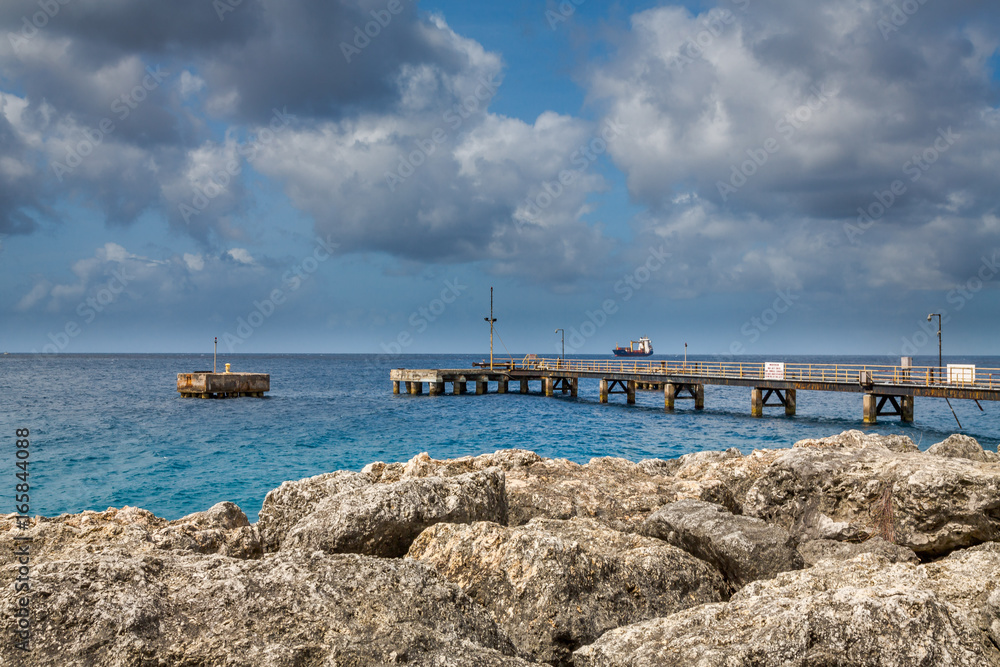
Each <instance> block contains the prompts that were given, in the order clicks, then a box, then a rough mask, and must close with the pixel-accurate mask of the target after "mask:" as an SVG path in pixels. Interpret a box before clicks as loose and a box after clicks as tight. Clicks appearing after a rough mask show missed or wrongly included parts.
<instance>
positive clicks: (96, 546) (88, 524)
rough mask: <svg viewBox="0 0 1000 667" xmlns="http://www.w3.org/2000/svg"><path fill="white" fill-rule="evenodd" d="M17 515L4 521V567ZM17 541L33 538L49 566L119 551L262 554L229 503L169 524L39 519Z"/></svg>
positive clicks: (144, 518) (134, 519)
mask: <svg viewBox="0 0 1000 667" xmlns="http://www.w3.org/2000/svg"><path fill="white" fill-rule="evenodd" d="M14 516H15V515H13V514H10V515H6V516H0V567H2V566H4V565H7V564H8V563H9V562H10V558H11V553H12V549H13V544H14V539H13V537H14V527H15V520H14ZM18 534H19V535H22V536H30V537H31V538H32V543H31V552H32V554H33V556H34V557H36V558H42V559H45V560H68V559H72V558H75V557H77V556H78V555H79V554H88V553H98V552H101V551H106V550H109V549H121V550H125V551H128V552H129V553H133V554H139V553H145V552H149V551H155V550H164V549H167V550H179V551H190V552H194V553H201V554H209V553H217V554H222V555H225V556H232V557H234V558H259V557H260V556H261V554H262V552H261V545H260V539H259V537H258V535H257V529H256V527H254V526H252V525H251V524H250V522H249V521H248V520H247V517H246V515H245V514H244V513H243V511H242V510H241V509H240V508H239V507H238V506H236V505H234V504H233V503H230V502H223V503H218V504H216V505H214V506H213V507H211V508H210V509H208V510H206V511H204V512H196V513H194V514H190V515H188V516H185V517H182V518H180V519H177V520H176V521H168V520H166V519H163V518H160V517H158V516H156V515H154V514H153V513H152V512H149V511H146V510H144V509H138V508H136V507H127V506H126V507H123V508H121V509H115V508H109V509H107V510H106V511H104V512H93V511H87V512H81V513H80V514H63V515H61V516H58V517H53V518H47V517H38V518H37V519H33V520H32V526H31V528H30V529H28V530H27V531H24V532H19V533H18Z"/></svg>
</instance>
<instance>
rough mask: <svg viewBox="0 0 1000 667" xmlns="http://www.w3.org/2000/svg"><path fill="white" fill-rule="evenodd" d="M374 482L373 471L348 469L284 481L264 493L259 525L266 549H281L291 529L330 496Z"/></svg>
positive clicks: (262, 541) (258, 520) (258, 519)
mask: <svg viewBox="0 0 1000 667" xmlns="http://www.w3.org/2000/svg"><path fill="white" fill-rule="evenodd" d="M373 483H374V479H373V478H372V476H371V475H370V474H368V473H366V472H362V473H355V472H349V471H347V470H338V471H337V472H331V473H325V474H323V475H316V476H315V477H307V478H306V479H299V480H295V481H289V482H283V483H282V485H281V486H279V487H278V488H276V489H272V490H271V491H269V492H268V494H267V496H265V497H264V504H263V506H262V507H261V509H260V513H259V514H258V518H257V528H258V530H259V532H260V539H261V543H262V545H263V547H264V550H265V551H269V552H270V551H277V550H278V548H280V547H281V542H282V541H283V540H284V539H285V535H286V534H287V533H288V531H289V530H291V529H292V527H293V526H295V524H296V523H298V522H299V521H300V520H301V519H302V517H304V516H306V515H307V514H309V513H311V512H312V511H313V509H314V508H315V507H316V505H318V504H319V503H321V502H322V501H324V500H326V499H327V498H329V497H330V496H335V495H337V494H338V493H340V492H342V491H355V490H359V489H363V488H365V487H367V486H369V485H371V484H373Z"/></svg>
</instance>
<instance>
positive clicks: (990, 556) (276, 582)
mask: <svg viewBox="0 0 1000 667" xmlns="http://www.w3.org/2000/svg"><path fill="white" fill-rule="evenodd" d="M24 537H30V538H31V541H30V545H31V559H32V568H31V580H30V581H31V588H30V591H29V592H28V593H29V594H30V601H29V602H30V605H29V606H28V608H29V609H30V614H31V616H30V619H31V627H32V635H31V636H32V640H31V645H30V648H29V650H28V651H21V650H19V649H16V648H14V646H13V644H12V643H11V642H10V641H7V638H6V637H5V638H4V639H5V641H3V642H2V643H0V663H2V664H27V665H91V664H100V665H112V666H116V667H117V666H122V667H124V666H126V665H129V666H131V665H281V666H284V665H288V666H292V665H334V664H336V665H379V664H411V665H455V666H458V665H469V664H484V665H530V664H554V665H587V666H591V665H593V666H598V665H694V664H697V665H707V666H716V665H718V666H720V667H721V666H723V665H743V664H753V665H775V666H777V665H802V666H805V665H816V664H824V665H834V664H844V665H847V664H858V665H862V664H867V665H936V664H952V665H977V666H978V665H996V666H1000V541H998V540H1000V454H998V453H997V452H991V451H984V450H983V449H982V448H981V447H980V446H979V444H978V443H977V442H976V441H975V440H973V439H972V438H968V437H966V436H952V437H950V438H948V439H947V440H945V441H944V442H941V443H938V444H936V445H934V446H932V447H931V448H930V449H929V450H928V451H926V452H920V451H918V449H917V447H916V446H915V445H914V444H913V442H912V441H911V440H910V439H909V438H906V437H903V436H878V435H866V434H863V433H861V432H859V431H848V432H845V433H842V434H840V435H836V436H832V437H829V438H824V439H817V440H803V441H800V442H798V443H795V445H794V446H793V447H791V448H788V449H776V450H757V451H754V452H753V453H752V454H749V455H742V454H741V453H740V452H739V450H737V449H735V448H733V449H728V450H726V451H709V452H698V453H694V454H688V455H685V456H683V457H681V458H679V459H673V460H646V461H640V462H638V463H634V462H630V461H627V460H624V459H617V458H597V459H593V460H591V461H590V462H589V463H588V464H586V465H579V464H576V463H572V462H570V461H567V460H565V459H546V458H542V457H540V456H538V455H536V454H534V453H532V452H529V451H524V450H501V451H498V452H495V453H493V454H484V455H481V456H477V457H464V458H459V459H451V460H440V461H439V460H434V459H431V458H430V457H429V456H427V455H426V454H423V455H419V456H417V457H415V458H413V459H411V460H410V461H408V462H406V463H372V464H369V465H368V466H366V467H365V468H364V469H363V470H362V471H361V472H346V471H340V472H333V473H327V474H323V475H318V476H316V477H311V478H308V479H303V480H298V481H291V482H285V483H284V484H282V485H281V486H280V487H278V488H277V489H274V490H273V491H271V492H270V493H269V494H268V495H267V498H266V499H265V500H264V504H263V507H262V509H261V512H260V520H259V521H258V522H257V523H256V524H251V523H250V522H249V521H248V520H247V517H246V515H245V514H244V513H243V512H242V510H240V508H238V507H237V506H235V505H233V504H232V503H219V504H218V505H215V506H214V507H212V508H211V509H209V510H207V511H204V512H198V513H195V514H191V515H189V516H186V517H184V518H181V519H178V520H176V521H167V520H165V519H161V518H158V517H156V516H154V515H153V514H151V513H149V512H147V511H145V510H141V509H136V508H130V507H126V508H122V509H109V510H107V511H105V512H84V513H81V514H73V515H63V516H60V517H56V518H39V519H36V520H34V521H32V522H31V525H30V526H29V527H27V528H26V529H23V530H21V529H18V527H17V526H16V523H15V519H14V515H6V516H0V572H3V573H4V577H5V580H4V582H3V583H4V587H3V591H4V592H3V604H2V605H0V609H3V610H4V612H3V615H4V616H5V617H8V618H9V617H10V612H11V611H12V610H14V609H16V608H18V606H19V603H18V598H19V597H22V596H24V595H25V593H24V592H16V591H15V590H14V587H13V586H12V585H11V580H12V578H13V575H12V574H11V573H13V572H15V571H16V570H17V567H18V565H17V562H16V556H15V551H16V549H17V548H18V546H17V545H19V544H22V543H23V540H21V541H16V539H15V538H24ZM3 625H9V624H7V623H4V624H3Z"/></svg>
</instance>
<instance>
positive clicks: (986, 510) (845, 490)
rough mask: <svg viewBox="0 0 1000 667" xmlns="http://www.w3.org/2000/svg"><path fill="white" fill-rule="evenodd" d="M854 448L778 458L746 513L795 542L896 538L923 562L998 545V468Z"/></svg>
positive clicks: (872, 445) (797, 450)
mask: <svg viewBox="0 0 1000 667" xmlns="http://www.w3.org/2000/svg"><path fill="white" fill-rule="evenodd" d="M842 435H844V436H850V435H851V434H850V433H848V434H842ZM854 440H855V441H854V442H852V438H845V437H840V436H838V437H837V438H827V439H824V440H823V441H808V442H809V444H806V445H802V443H797V444H796V446H795V447H793V448H791V449H788V450H783V451H779V452H777V453H776V455H775V456H774V458H773V459H772V460H771V463H770V464H769V465H767V466H765V467H764V470H762V471H761V473H760V474H759V475H757V476H756V480H755V481H754V482H753V484H752V485H751V486H750V488H749V489H748V490H747V492H746V495H745V496H744V497H743V499H742V500H743V503H742V504H743V511H744V513H745V514H747V515H750V516H755V517H758V518H760V519H763V520H765V521H767V522H768V523H773V524H776V525H779V526H781V527H783V528H785V529H786V530H788V531H789V532H790V533H792V534H793V535H795V536H796V537H798V538H799V539H800V540H801V541H805V540H810V539H835V540H840V541H850V542H858V541H862V540H864V539H865V538H867V537H869V536H871V535H876V534H878V535H892V534H894V535H895V539H894V540H893V541H894V542H895V543H897V544H900V545H902V546H906V547H909V548H910V549H913V550H914V551H915V552H916V553H917V554H918V555H919V556H921V557H924V558H927V557H937V556H941V555H945V554H947V553H949V552H950V551H953V550H955V549H960V548H964V547H968V546H973V545H975V544H979V543H981V542H985V541H990V540H996V539H1000V468H998V467H997V466H994V465H990V464H978V463H974V462H970V461H967V460H965V459H954V458H942V457H938V456H927V455H926V454H921V453H919V452H910V451H895V450H890V449H888V448H886V447H884V446H879V445H878V444H877V442H876V441H875V440H874V436H866V437H865V438H863V439H861V438H858V439H854ZM857 440H860V442H859V441H857ZM824 442H827V443H828V444H825V445H823V446H820V445H819V444H817V443H824ZM881 442H890V440H889V439H884V438H883V439H882V440H881ZM898 444H899V443H898V442H897V443H896V445H898ZM800 445H802V446H800ZM897 448H900V447H897Z"/></svg>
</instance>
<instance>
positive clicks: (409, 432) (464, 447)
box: [0, 354, 1000, 521]
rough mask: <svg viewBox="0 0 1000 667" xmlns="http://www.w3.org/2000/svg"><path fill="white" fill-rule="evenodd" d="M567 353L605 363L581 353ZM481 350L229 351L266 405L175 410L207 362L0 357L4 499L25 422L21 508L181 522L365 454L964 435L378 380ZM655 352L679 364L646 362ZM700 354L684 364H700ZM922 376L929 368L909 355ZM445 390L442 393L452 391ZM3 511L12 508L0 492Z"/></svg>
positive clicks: (683, 447) (993, 420)
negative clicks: (128, 509)
mask: <svg viewBox="0 0 1000 667" xmlns="http://www.w3.org/2000/svg"><path fill="white" fill-rule="evenodd" d="M575 358H601V359H605V358H610V355H608V356H602V357H586V356H581V357H575ZM482 359H483V357H482V355H405V356H402V357H388V356H385V355H351V354H316V355H283V354H274V355H264V354H262V355H231V354H226V355H225V356H224V357H222V356H220V358H219V369H220V370H221V369H222V368H223V364H224V363H225V362H229V363H231V364H232V370H234V371H248V372H262V373H270V374H271V391H270V393H269V394H268V396H267V398H263V399H260V398H240V399H231V400H200V399H182V398H181V397H180V395H179V394H178V393H177V392H176V374H177V373H179V372H192V371H197V370H206V369H210V368H211V367H212V355H211V354H207V355H205V354H201V355H193V354H170V355H157V354H54V355H30V354H7V355H3V356H0V396H2V399H0V400H2V406H3V407H2V409H0V443H2V444H0V452H4V454H3V455H0V465H2V466H3V467H5V468H7V470H8V474H6V475H4V477H5V478H7V479H8V480H9V481H10V488H11V492H12V493H13V484H14V482H13V480H14V473H15V472H16V470H15V467H14V466H15V451H16V450H15V429H30V432H31V436H30V442H31V458H30V460H31V464H30V474H31V476H30V483H31V513H32V514H33V515H43V516H55V515H58V514H61V513H66V512H71V513H75V512H80V511H83V510H104V509H107V508H108V507H122V506H124V505H132V506H136V507H142V508H144V509H147V510H150V511H151V512H153V513H154V514H156V515H158V516H162V517H166V518H169V519H176V518H179V517H181V516H183V515H185V514H189V513H191V512H196V511H200V510H204V509H207V508H208V507H210V506H212V505H213V504H215V503H217V502H220V501H223V500H229V501H232V502H235V503H236V504H238V505H239V506H240V507H241V508H242V509H243V510H244V511H245V512H246V513H247V516H249V517H250V519H251V521H255V520H256V517H257V513H258V511H259V510H260V507H261V503H262V501H263V499H264V496H265V495H266V494H267V492H268V491H269V490H271V489H273V488H275V487H277V486H278V485H280V484H281V483H282V482H283V481H285V480H295V479H300V478H303V477H309V476H312V475H317V474H320V473H324V472H330V471H333V470H359V469H360V468H361V467H363V466H364V465H365V464H367V463H370V462H372V461H387V462H388V461H405V460H408V459H410V458H411V457H413V456H414V455H416V454H418V453H420V452H428V453H430V455H431V456H432V457H435V458H448V457H456V456H464V455H475V454H482V453H485V452H491V451H494V450H497V449H502V448H512V447H518V448H523V449H530V450H533V451H536V452H538V453H539V454H541V455H543V456H549V457H564V458H567V459H570V460H573V461H577V462H581V463H584V462H586V461H588V460H589V459H590V458H591V457H594V456H621V457H625V458H627V459H632V460H640V459H643V458H674V457H677V456H681V455H682V454H686V453H689V452H697V451H702V450H713V449H716V450H718V449H726V448H728V447H738V448H739V449H740V450H742V451H743V452H744V453H749V452H750V451H752V450H753V449H760V448H776V447H790V446H791V445H792V444H793V443H794V442H796V441H797V440H800V439H802V438H813V437H824V436H828V435H832V434H836V433H840V432H841V431H845V430H848V429H860V430H863V431H867V432H877V433H899V434H904V435H908V436H910V437H911V438H912V439H913V441H914V442H916V443H918V445H919V446H920V448H921V449H926V448H927V447H929V446H930V445H932V444H934V443H935V442H939V441H941V440H943V439H944V438H946V437H947V436H948V435H950V434H952V433H955V432H958V431H959V429H958V426H957V424H956V423H955V418H954V417H953V416H952V413H951V411H950V410H949V408H948V405H947V403H946V402H945V401H944V400H943V399H931V398H918V399H917V400H916V410H915V417H916V421H915V422H914V423H913V424H901V423H900V422H899V421H898V418H892V417H887V418H883V419H882V421H880V422H879V423H878V424H876V425H874V426H865V425H864V424H863V423H862V421H861V401H862V398H861V395H860V394H847V393H843V394H840V393H820V392H805V391H800V392H799V393H798V397H797V398H798V414H797V415H796V416H794V417H785V416H784V414H783V412H782V411H781V410H780V409H775V408H767V409H765V417H764V418H762V419H755V418H752V417H751V416H750V390H749V389H748V388H743V387H716V386H706V387H705V409H704V410H702V411H697V412H696V411H695V410H694V409H693V408H692V402H691V401H678V403H677V410H676V411H675V412H674V413H673V414H668V413H666V412H664V410H663V394H662V392H642V391H640V392H637V403H636V405H634V406H627V405H625V400H624V396H621V395H612V397H611V402H610V403H609V404H607V405H601V404H599V403H598V401H597V382H596V381H594V380H581V382H580V392H579V397H578V398H575V399H573V398H568V397H563V396H558V397H557V398H545V397H543V396H541V395H539V394H538V393H537V389H536V388H535V387H536V386H537V385H532V391H533V392H536V393H532V394H530V395H521V394H519V393H516V390H515V393H510V394H506V395H499V394H496V393H490V394H486V395H483V396H475V395H464V396H452V395H450V394H449V395H445V396H436V397H431V396H429V395H427V393H426V389H425V393H424V394H423V395H421V396H409V395H399V396H394V395H393V394H392V383H391V382H390V380H389V370H390V368H394V367H407V368H464V367H470V366H471V364H472V363H473V362H475V361H481V360H482ZM650 359H652V360H657V359H676V357H673V356H663V355H656V356H653V357H650ZM715 359H716V358H714V357H710V356H703V357H694V356H692V357H690V360H692V361H697V360H703V361H711V360H715ZM741 360H745V361H786V362H799V363H841V364H849V363H850V364H854V363H857V364H861V363H869V364H887V363H898V360H895V362H894V361H893V360H887V359H886V358H885V357H829V356H825V357H803V356H798V357H784V358H781V357H777V356H774V355H772V356H769V357H766V358H764V357H746V358H742V359H741ZM914 361H915V363H916V364H917V365H927V364H936V361H937V359H936V358H934V359H931V358H929V357H927V358H917V359H915V360H914ZM945 363H974V364H976V365H977V366H978V367H980V368H982V367H988V368H1000V357H962V358H959V357H950V358H946V359H945ZM449 389H450V387H449ZM952 405H953V406H954V408H955V411H956V413H957V415H958V418H959V419H960V420H961V422H962V426H963V427H964V430H963V431H961V432H963V433H966V434H968V435H971V436H973V437H975V438H976V439H978V440H979V442H980V443H981V444H982V445H983V446H984V447H985V448H988V449H994V450H995V449H996V447H997V443H998V441H1000V404H997V403H989V402H986V403H983V408H984V409H985V411H982V412H981V411H980V410H979V408H978V407H976V404H975V403H973V402H972V401H952ZM4 495H5V496H7V497H8V501H7V504H8V507H7V508H0V512H13V511H14V508H13V505H14V502H13V498H12V496H11V494H6V493H5V494H4Z"/></svg>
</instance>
